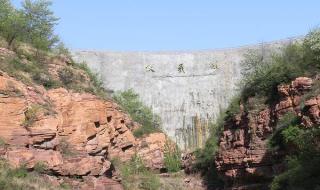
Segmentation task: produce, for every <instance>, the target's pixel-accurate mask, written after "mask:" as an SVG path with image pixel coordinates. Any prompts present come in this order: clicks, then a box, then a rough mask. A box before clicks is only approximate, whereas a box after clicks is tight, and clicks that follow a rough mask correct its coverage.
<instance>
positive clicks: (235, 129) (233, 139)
mask: <svg viewBox="0 0 320 190" xmlns="http://www.w3.org/2000/svg"><path fill="white" fill-rule="evenodd" d="M312 84H313V81H312V79H310V78H306V77H300V78H297V79H295V80H294V81H292V83H291V84H290V85H280V86H278V93H279V97H280V98H279V101H278V102H277V103H276V104H274V105H269V106H266V105H264V107H262V108H261V109H260V110H258V111H252V110H249V111H244V109H243V108H242V109H241V111H240V113H239V114H238V115H237V116H235V117H234V118H232V119H230V120H229V121H228V122H227V123H226V124H225V126H224V130H223V133H222V136H221V138H220V142H219V151H218V154H217V156H216V167H217V169H218V171H219V173H220V174H221V176H222V177H223V179H224V180H225V182H226V184H227V186H230V187H233V189H268V188H267V187H268V186H267V185H266V184H267V183H268V182H270V180H271V179H272V177H273V176H274V175H275V174H278V173H279V172H281V171H283V169H284V168H283V165H282V163H281V160H282V158H283V152H279V151H277V152H271V151H269V150H268V145H267V142H268V140H267V139H268V137H270V135H271V134H272V133H273V132H274V130H275V129H276V127H275V126H276V122H277V121H278V120H279V119H280V118H281V117H282V116H283V115H285V114H286V113H288V112H292V113H294V114H296V115H297V116H298V117H300V118H301V119H302V124H303V125H304V126H306V127H309V126H311V125H313V124H319V122H320V114H319V113H320V107H319V106H320V100H319V98H320V96H314V97H313V98H311V99H307V100H306V101H305V100H304V98H306V97H305V96H303V95H304V94H306V93H307V92H308V91H309V90H310V89H311V87H312ZM248 101H249V102H250V99H249V100H248ZM302 103H304V105H305V106H304V109H303V110H302V109H301V106H300V105H301V104H302Z"/></svg>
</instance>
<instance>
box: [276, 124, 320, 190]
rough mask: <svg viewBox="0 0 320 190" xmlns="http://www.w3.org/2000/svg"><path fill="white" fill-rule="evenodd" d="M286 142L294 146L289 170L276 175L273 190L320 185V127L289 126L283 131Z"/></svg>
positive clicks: (289, 158)
mask: <svg viewBox="0 0 320 190" xmlns="http://www.w3.org/2000/svg"><path fill="white" fill-rule="evenodd" d="M282 135H283V137H284V138H285V139H286V141H285V142H286V144H288V145H290V146H294V147H295V148H294V151H293V152H291V153H290V154H289V155H288V156H287V170H286V171H285V172H283V173H282V174H280V175H278V176H276V177H275V178H274V180H273V181H272V184H271V190H291V189H299V190H309V189H318V188H319V187H320V175H319V172H320V167H318V165H319V163H320V148H319V144H318V143H319V140H320V128H319V127H318V126H317V127H314V128H312V129H303V128H299V127H297V126H294V127H289V128H287V129H286V130H284V131H283V133H282Z"/></svg>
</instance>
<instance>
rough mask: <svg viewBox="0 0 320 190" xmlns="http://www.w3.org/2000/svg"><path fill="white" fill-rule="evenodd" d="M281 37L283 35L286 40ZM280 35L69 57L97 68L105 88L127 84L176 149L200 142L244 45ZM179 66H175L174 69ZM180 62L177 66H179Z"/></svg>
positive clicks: (230, 86) (234, 80) (228, 92)
mask: <svg viewBox="0 0 320 190" xmlns="http://www.w3.org/2000/svg"><path fill="white" fill-rule="evenodd" d="M286 42H287V41H286ZM283 44H284V41H277V42H272V43H266V44H259V45H253V46H245V47H240V48H232V49H222V50H205V51H185V52H184V51H181V52H103V51H83V50H79V51H73V52H72V54H73V58H74V59H75V60H76V61H78V62H85V63H87V64H88V66H89V67H90V68H91V69H93V70H94V71H95V72H97V73H99V74H100V75H101V77H102V80H103V82H104V86H105V87H106V88H107V89H111V90H113V91H124V90H127V89H133V90H134V91H135V92H136V93H138V94H139V96H140V98H141V100H142V101H143V102H144V103H145V104H146V105H147V106H149V107H150V108H151V109H152V111H153V113H155V114H157V115H159V116H160V118H161V123H162V129H163V130H164V131H165V132H166V133H167V134H168V136H169V137H171V139H172V140H174V141H175V142H177V143H178V144H179V146H180V147H181V148H182V149H185V150H187V149H189V150H190V149H195V148H198V147H202V146H203V145H204V143H205V141H206V139H207V138H208V136H209V126H210V123H212V122H214V121H215V120H216V119H217V117H218V116H219V113H220V112H221V111H222V110H223V109H225V108H226V107H227V106H228V103H229V101H230V100H231V98H232V97H233V96H234V95H235V94H236V93H237V91H238V89H239V82H240V80H241V78H242V76H241V69H242V60H243V58H244V57H243V56H244V54H245V53H246V52H247V51H248V50H249V49H256V50H259V51H260V50H261V51H266V50H270V49H276V48H281V46H283ZM179 67H180V69H179ZM181 67H182V69H181Z"/></svg>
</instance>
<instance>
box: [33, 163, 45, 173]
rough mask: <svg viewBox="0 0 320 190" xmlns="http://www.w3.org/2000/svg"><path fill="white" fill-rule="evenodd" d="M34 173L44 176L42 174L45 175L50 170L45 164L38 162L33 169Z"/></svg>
mask: <svg viewBox="0 0 320 190" xmlns="http://www.w3.org/2000/svg"><path fill="white" fill-rule="evenodd" d="M33 169H34V171H35V172H37V173H39V174H42V173H45V172H46V171H47V169H48V166H47V164H46V163H45V162H37V163H36V164H35V165H34V167H33Z"/></svg>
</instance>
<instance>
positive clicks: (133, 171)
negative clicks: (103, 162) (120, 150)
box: [119, 155, 161, 190]
mask: <svg viewBox="0 0 320 190" xmlns="http://www.w3.org/2000/svg"><path fill="white" fill-rule="evenodd" d="M119 168H120V173H121V178H122V184H123V186H124V188H125V189H126V190H158V189H160V187H161V184H160V180H159V177H158V176H157V175H156V174H155V173H153V172H152V171H150V170H149V169H147V168H146V167H145V166H144V164H143V162H142V160H141V158H140V157H139V156H137V155H135V156H133V157H132V159H131V160H130V161H128V162H127V163H122V164H121V165H120V166H119Z"/></svg>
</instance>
